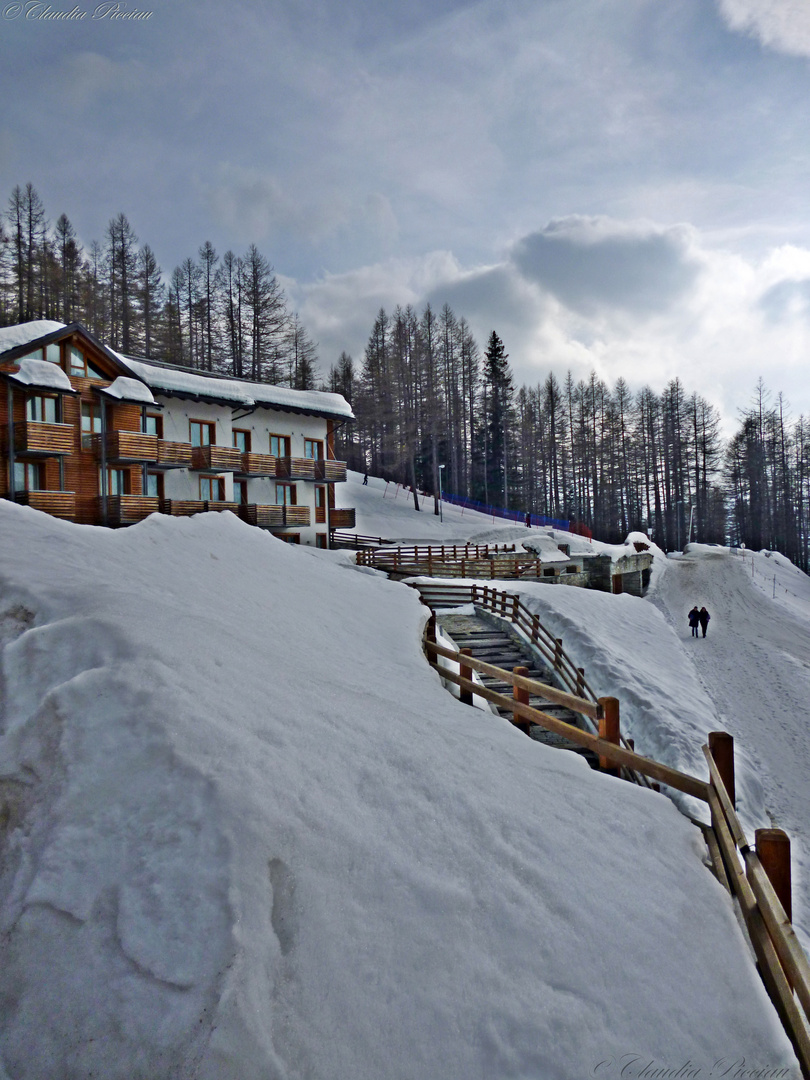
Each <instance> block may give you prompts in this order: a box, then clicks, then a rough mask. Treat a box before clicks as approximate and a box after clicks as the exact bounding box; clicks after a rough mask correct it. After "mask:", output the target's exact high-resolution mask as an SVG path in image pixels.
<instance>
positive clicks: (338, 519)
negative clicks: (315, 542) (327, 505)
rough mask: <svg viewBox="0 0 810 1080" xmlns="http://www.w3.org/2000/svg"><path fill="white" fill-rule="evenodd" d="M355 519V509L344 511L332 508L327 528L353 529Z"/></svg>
mask: <svg viewBox="0 0 810 1080" xmlns="http://www.w3.org/2000/svg"><path fill="white" fill-rule="evenodd" d="M354 519H355V509H354V507H352V508H351V509H346V508H344V507H341V508H340V509H338V508H337V507H332V509H331V510H330V511H329V528H330V529H353V528H354Z"/></svg>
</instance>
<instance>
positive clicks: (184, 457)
mask: <svg viewBox="0 0 810 1080" xmlns="http://www.w3.org/2000/svg"><path fill="white" fill-rule="evenodd" d="M157 466H158V468H161V469H190V468H191V443H186V442H166V441H165V440H164V439H159V440H158V448H157Z"/></svg>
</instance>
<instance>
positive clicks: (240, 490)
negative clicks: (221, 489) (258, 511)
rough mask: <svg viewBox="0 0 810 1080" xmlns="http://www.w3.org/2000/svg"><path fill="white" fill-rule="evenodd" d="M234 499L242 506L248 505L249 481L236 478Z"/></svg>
mask: <svg viewBox="0 0 810 1080" xmlns="http://www.w3.org/2000/svg"><path fill="white" fill-rule="evenodd" d="M233 501H234V502H238V503H239V504H240V505H241V506H247V501H248V482H247V480H234V482H233Z"/></svg>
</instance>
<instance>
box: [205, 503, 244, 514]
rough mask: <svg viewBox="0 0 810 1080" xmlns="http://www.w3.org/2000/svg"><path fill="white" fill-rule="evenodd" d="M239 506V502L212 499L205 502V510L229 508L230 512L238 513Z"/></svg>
mask: <svg viewBox="0 0 810 1080" xmlns="http://www.w3.org/2000/svg"><path fill="white" fill-rule="evenodd" d="M239 506H240V504H239V503H238V502H224V501H223V502H220V501H216V502H214V501H213V500H208V501H206V503H205V509H206V510H219V511H222V510H230V511H231V513H232V514H238V513H239Z"/></svg>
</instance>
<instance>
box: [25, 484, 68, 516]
mask: <svg viewBox="0 0 810 1080" xmlns="http://www.w3.org/2000/svg"><path fill="white" fill-rule="evenodd" d="M14 500H15V502H18V503H21V504H22V505H23V506H30V507H32V508H33V509H34V510H42V511H43V512H44V513H46V514H51V515H52V516H53V517H59V518H70V519H73V518H74V517H75V516H76V495H75V493H74V492H72V491H18V492H17V493H16V495H15V496H14Z"/></svg>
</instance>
